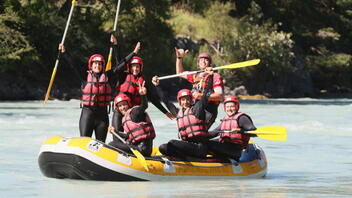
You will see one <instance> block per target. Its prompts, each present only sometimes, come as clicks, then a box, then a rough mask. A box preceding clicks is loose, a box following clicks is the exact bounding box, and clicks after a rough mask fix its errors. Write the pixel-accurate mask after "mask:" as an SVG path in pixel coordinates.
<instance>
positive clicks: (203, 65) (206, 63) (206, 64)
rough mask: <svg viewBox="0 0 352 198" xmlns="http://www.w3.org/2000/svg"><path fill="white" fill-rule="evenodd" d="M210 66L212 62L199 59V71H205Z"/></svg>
mask: <svg viewBox="0 0 352 198" xmlns="http://www.w3.org/2000/svg"><path fill="white" fill-rule="evenodd" d="M209 66H210V61H209V59H207V58H200V59H198V67H199V69H202V70H204V69H205V68H206V67H209Z"/></svg>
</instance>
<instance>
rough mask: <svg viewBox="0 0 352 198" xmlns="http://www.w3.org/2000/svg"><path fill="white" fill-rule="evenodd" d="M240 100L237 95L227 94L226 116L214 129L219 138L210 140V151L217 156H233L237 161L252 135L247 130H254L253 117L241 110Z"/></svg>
mask: <svg viewBox="0 0 352 198" xmlns="http://www.w3.org/2000/svg"><path fill="white" fill-rule="evenodd" d="M239 109H240V102H239V101H238V99H237V98H236V97H235V96H227V97H226V98H225V100H224V111H225V113H226V116H225V117H224V118H223V119H222V120H221V123H220V125H219V126H218V127H217V128H216V129H214V131H224V132H220V133H219V136H220V137H219V139H218V140H211V141H209V142H208V149H209V152H211V153H213V154H214V155H215V156H217V157H221V158H232V159H234V160H236V161H238V160H239V158H240V157H241V153H242V150H243V149H245V148H246V147H247V145H248V142H249V139H250V135H249V134H246V131H254V130H256V129H257V128H256V127H255V126H254V124H253V122H252V119H251V118H250V117H249V116H248V115H247V114H244V113H241V112H239Z"/></svg>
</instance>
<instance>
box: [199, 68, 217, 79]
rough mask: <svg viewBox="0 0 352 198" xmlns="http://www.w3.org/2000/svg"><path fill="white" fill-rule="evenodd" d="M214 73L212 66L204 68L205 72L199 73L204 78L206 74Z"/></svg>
mask: <svg viewBox="0 0 352 198" xmlns="http://www.w3.org/2000/svg"><path fill="white" fill-rule="evenodd" d="M213 74H214V71H213V68H212V67H206V68H205V69H204V72H202V73H201V74H199V76H200V77H201V78H202V77H205V76H208V75H213Z"/></svg>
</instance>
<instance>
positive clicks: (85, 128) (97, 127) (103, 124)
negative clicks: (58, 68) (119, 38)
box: [63, 46, 117, 142]
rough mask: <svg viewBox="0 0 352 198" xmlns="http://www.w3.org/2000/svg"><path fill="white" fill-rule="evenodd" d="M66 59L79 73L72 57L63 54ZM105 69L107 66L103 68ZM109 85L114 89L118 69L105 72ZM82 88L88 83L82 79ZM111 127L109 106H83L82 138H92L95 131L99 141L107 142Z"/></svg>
mask: <svg viewBox="0 0 352 198" xmlns="http://www.w3.org/2000/svg"><path fill="white" fill-rule="evenodd" d="M114 51H116V46H114ZM63 57H64V59H65V60H66V61H67V62H68V63H69V65H70V66H71V67H72V68H74V70H75V72H77V70H76V68H75V67H74V65H75V64H74V63H73V61H72V59H71V57H70V56H69V55H68V54H67V53H64V54H63ZM103 67H105V65H104V66H103ZM105 73H106V75H107V77H108V80H109V84H110V86H111V87H114V85H115V84H116V80H117V69H116V67H115V68H112V70H109V71H107V72H105ZM93 75H95V77H97V78H98V79H99V76H100V75H101V74H93ZM81 82H82V88H83V87H85V85H86V82H85V80H83V79H82V78H81ZM108 126H109V117H108V106H105V107H102V106H86V105H83V106H82V111H81V116H80V119H79V130H80V136H81V137H82V136H85V137H92V135H93V131H95V137H96V139H97V140H100V141H102V142H105V140H106V136H107V129H108Z"/></svg>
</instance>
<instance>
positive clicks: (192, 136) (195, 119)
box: [152, 67, 214, 158]
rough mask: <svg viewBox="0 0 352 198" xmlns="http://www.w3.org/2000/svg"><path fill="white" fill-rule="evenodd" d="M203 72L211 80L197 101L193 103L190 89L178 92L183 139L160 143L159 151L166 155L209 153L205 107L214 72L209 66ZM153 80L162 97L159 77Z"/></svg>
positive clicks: (197, 156)
mask: <svg viewBox="0 0 352 198" xmlns="http://www.w3.org/2000/svg"><path fill="white" fill-rule="evenodd" d="M203 73H206V76H209V78H208V79H209V80H208V84H207V87H206V88H205V89H204V91H203V94H202V96H201V98H200V99H199V101H198V102H197V103H195V104H193V102H192V93H191V91H190V90H188V89H182V90H180V91H179V92H178V94H177V101H178V104H179V105H180V107H181V108H180V109H179V110H178V114H177V119H176V121H177V128H178V131H179V137H180V138H181V139H182V140H170V141H169V142H168V143H166V144H162V145H160V147H159V151H160V152H161V153H162V154H164V155H168V156H175V157H181V158H184V157H187V156H191V157H196V158H205V157H206V155H207V152H208V149H207V142H208V141H209V138H210V137H209V134H208V123H207V118H206V117H207V115H206V114H207V112H206V110H205V107H206V106H207V104H208V100H209V97H210V95H211V94H212V87H213V74H214V72H213V71H212V70H211V68H210V67H207V68H205V72H203ZM152 82H153V84H154V85H155V86H156V88H157V92H158V94H159V95H160V97H161V98H162V97H163V96H162V93H163V91H162V90H161V87H160V86H158V85H159V81H158V77H157V76H154V77H153V80H152Z"/></svg>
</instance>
